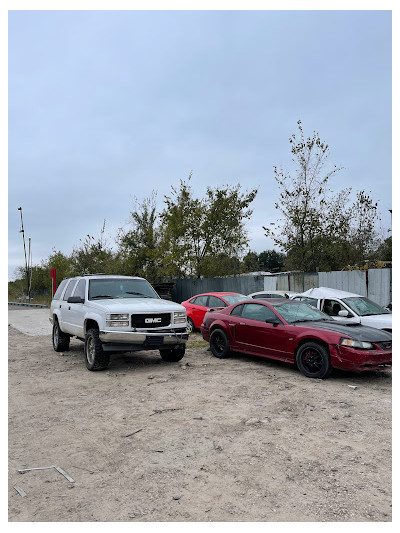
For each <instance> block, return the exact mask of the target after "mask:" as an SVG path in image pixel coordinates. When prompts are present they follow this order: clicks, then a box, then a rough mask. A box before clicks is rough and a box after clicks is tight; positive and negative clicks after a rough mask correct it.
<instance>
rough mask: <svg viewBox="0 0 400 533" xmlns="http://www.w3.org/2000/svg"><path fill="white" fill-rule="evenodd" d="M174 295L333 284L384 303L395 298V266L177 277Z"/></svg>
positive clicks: (300, 289)
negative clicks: (393, 282)
mask: <svg viewBox="0 0 400 533" xmlns="http://www.w3.org/2000/svg"><path fill="white" fill-rule="evenodd" d="M173 281H174V282H175V286H174V288H173V289H172V299H173V300H174V301H175V302H182V301H183V300H187V299H188V298H190V297H191V296H194V295H195V294H200V293H203V292H239V293H241V294H251V293H252V292H258V291H263V290H279V291H287V290H289V291H294V292H304V291H306V290H308V289H311V288H313V287H330V288H331V289H340V290H344V291H348V292H354V293H356V294H361V295H362V296H368V298H370V299H371V300H373V301H374V302H376V303H378V304H380V305H382V306H385V305H388V304H389V303H390V302H391V301H392V269H391V268H382V269H369V270H346V271H340V272H282V273H279V274H275V275H246V276H232V277H226V278H203V279H193V280H191V279H175V280H173Z"/></svg>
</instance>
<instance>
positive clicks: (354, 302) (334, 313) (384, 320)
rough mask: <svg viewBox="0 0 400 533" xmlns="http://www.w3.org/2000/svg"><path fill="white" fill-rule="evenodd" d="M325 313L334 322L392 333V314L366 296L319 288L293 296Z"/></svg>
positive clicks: (292, 297) (294, 298)
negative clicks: (360, 325) (354, 324)
mask: <svg viewBox="0 0 400 533" xmlns="http://www.w3.org/2000/svg"><path fill="white" fill-rule="evenodd" d="M291 299H293V300H301V301H303V302H306V303H308V304H310V305H313V306H314V307H316V308H317V309H319V310H320V311H323V312H324V313H326V314H327V315H329V316H330V317H332V318H333V319H334V320H340V321H342V322H347V323H358V324H362V325H363V326H370V327H371V328H377V329H383V330H385V331H389V332H390V333H391V332H392V314H391V313H390V312H389V311H388V310H387V309H384V308H383V307H381V306H380V305H378V304H376V303H375V302H373V301H371V300H369V299H368V298H366V297H365V296H360V295H359V294H354V293H352V292H346V291H340V290H337V289H330V288H328V287H318V288H315V289H309V290H308V291H305V292H302V293H300V294H299V293H298V294H295V295H294V296H291Z"/></svg>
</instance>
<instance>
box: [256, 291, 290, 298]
mask: <svg viewBox="0 0 400 533" xmlns="http://www.w3.org/2000/svg"><path fill="white" fill-rule="evenodd" d="M294 294H297V293H296V292H293V291H270V290H266V291H259V292H252V293H251V294H248V297H249V298H290V296H291V295H294Z"/></svg>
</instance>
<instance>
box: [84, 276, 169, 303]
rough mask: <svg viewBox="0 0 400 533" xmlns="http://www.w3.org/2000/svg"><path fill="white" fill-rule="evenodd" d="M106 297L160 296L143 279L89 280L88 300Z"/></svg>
mask: <svg viewBox="0 0 400 533" xmlns="http://www.w3.org/2000/svg"><path fill="white" fill-rule="evenodd" d="M103 298H104V299H107V298H160V297H159V296H158V294H157V293H156V291H155V290H154V289H153V287H152V286H151V285H150V283H148V282H147V281H146V280H144V279H130V278H105V279H91V280H89V300H101V299H103Z"/></svg>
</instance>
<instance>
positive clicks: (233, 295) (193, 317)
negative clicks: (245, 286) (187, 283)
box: [181, 292, 248, 331]
mask: <svg viewBox="0 0 400 533" xmlns="http://www.w3.org/2000/svg"><path fill="white" fill-rule="evenodd" d="M247 299H248V296H245V295H244V294H239V293H237V292H204V293H202V294H196V296H192V297H191V298H189V300H185V301H184V302H182V303H181V305H183V307H186V312H187V321H188V326H189V331H193V330H195V329H200V326H201V324H202V322H203V318H204V315H205V314H206V312H207V311H208V310H209V308H210V307H228V305H232V304H235V303H237V302H242V301H243V300H247Z"/></svg>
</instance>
